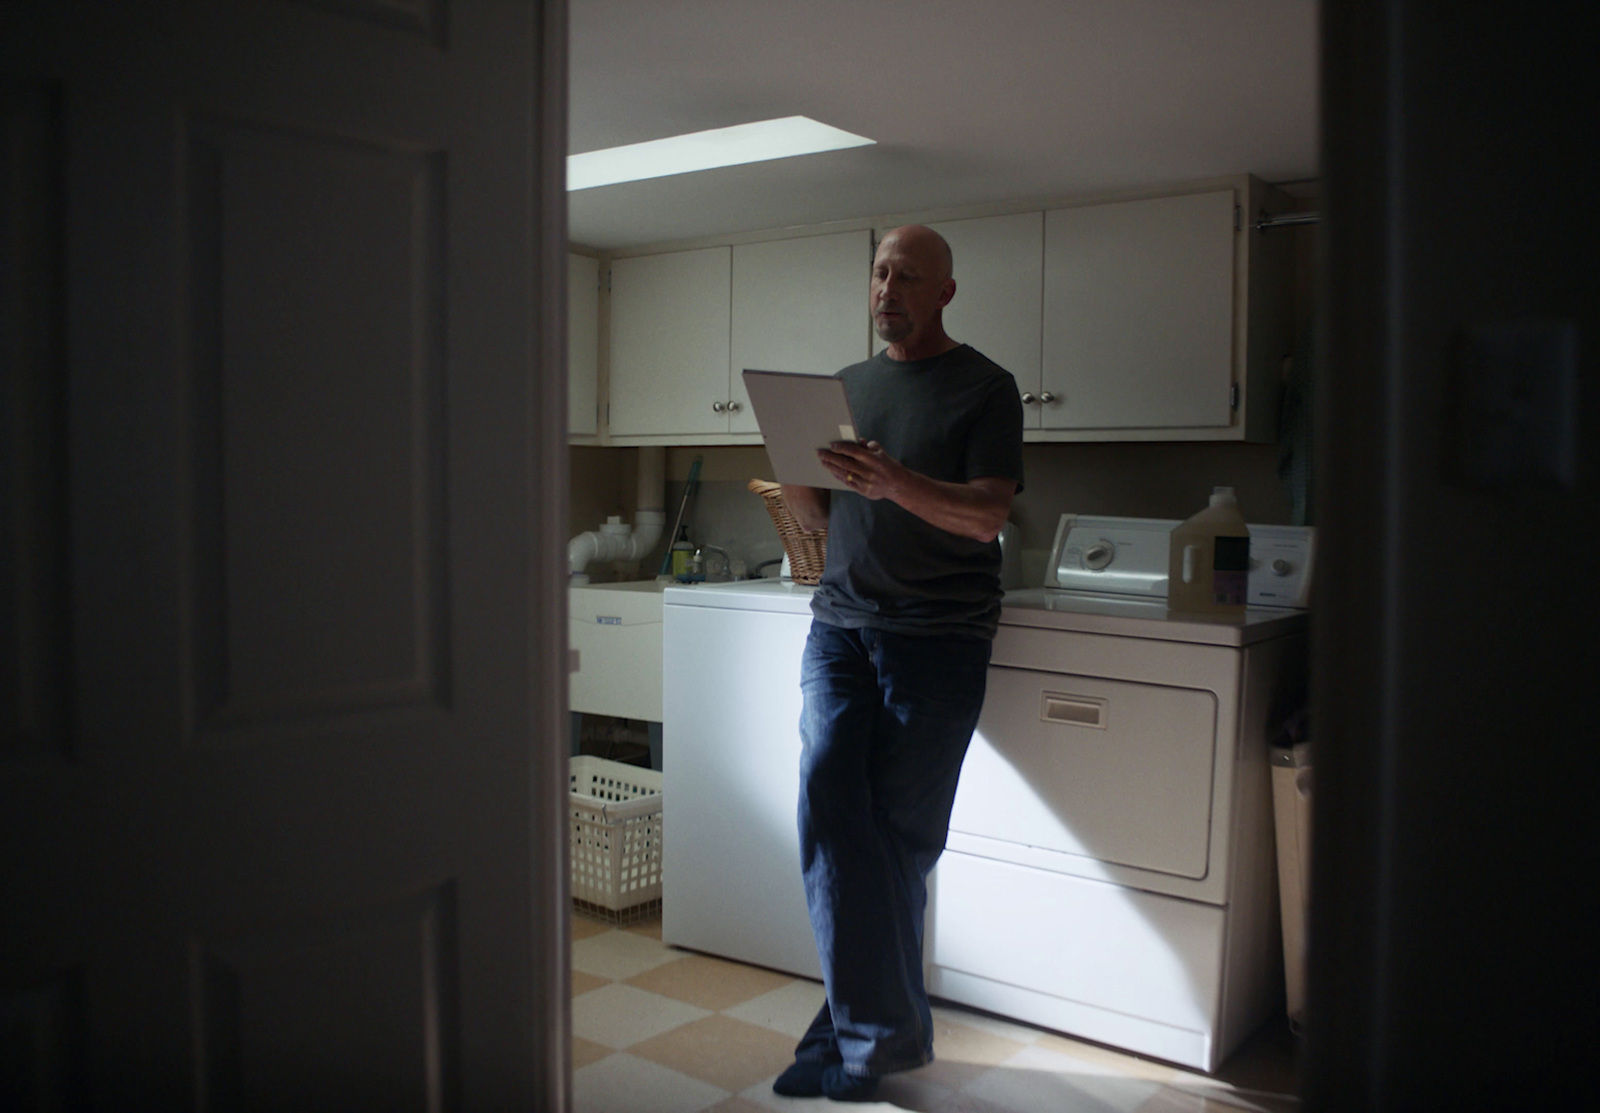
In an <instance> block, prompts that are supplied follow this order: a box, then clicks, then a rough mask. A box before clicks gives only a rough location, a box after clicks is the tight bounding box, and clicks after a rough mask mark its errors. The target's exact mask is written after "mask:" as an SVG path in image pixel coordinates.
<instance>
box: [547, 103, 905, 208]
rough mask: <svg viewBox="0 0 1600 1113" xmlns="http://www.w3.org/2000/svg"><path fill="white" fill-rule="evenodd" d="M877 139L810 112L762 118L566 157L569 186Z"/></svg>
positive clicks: (862, 144)
mask: <svg viewBox="0 0 1600 1113" xmlns="http://www.w3.org/2000/svg"><path fill="white" fill-rule="evenodd" d="M875 142H876V140H873V139H866V138H864V137H862V136H859V135H852V134H851V133H849V132H848V131H841V130H840V129H839V128H836V127H830V126H829V125H827V124H820V123H818V122H817V121H816V120H813V119H810V118H808V117H806V116H785V117H783V118H782V119H778V120H758V121H756V122H755V123H753V124H736V125H734V126H733V127H731V128H712V129H711V130H710V131H696V132H691V133H690V134H688V135H674V136H669V137H668V138H666V139H652V140H649V141H648V142H645V143H630V144H628V145H627V146H625V147H608V148H607V149H605V150H603V151H589V152H587V153H586V154H581V155H568V156H567V190H568V191H569V192H570V191H572V190H578V189H594V188H595V187H596V186H604V185H615V184H616V183H618V182H636V181H640V180H642V179H645V178H664V177H667V176H668V175H669V174H688V173H690V172H692V171H695V170H712V169H715V168H716V167H719V166H739V165H741V164H743V163H747V162H766V161H768V160H769V159H775V158H792V157H794V156H796V155H812V154H817V153H819V152H821V151H839V150H843V149H845V148H847V147H865V146H868V145H870V144H872V143H875Z"/></svg>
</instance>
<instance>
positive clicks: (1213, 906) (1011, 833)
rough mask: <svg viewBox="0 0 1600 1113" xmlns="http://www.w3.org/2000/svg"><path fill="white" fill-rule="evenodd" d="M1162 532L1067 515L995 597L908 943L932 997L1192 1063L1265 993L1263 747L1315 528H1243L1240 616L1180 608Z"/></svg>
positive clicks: (1150, 525) (1275, 973) (1299, 677)
mask: <svg viewBox="0 0 1600 1113" xmlns="http://www.w3.org/2000/svg"><path fill="white" fill-rule="evenodd" d="M1176 524H1177V523H1176V522H1173V521H1166V520H1159V519H1131V518H1090V517H1083V516H1078V515H1071V514H1067V515H1063V516H1062V518H1061V522H1060V525H1059V527H1058V529H1057V532H1056V539H1055V544H1054V546H1053V549H1052V552H1051V557H1050V566H1049V571H1048V573H1047V575H1046V577H1045V585H1044V586H1042V587H1039V588H1032V589H1025V590H1021V591H1014V592H1010V593H1008V594H1007V595H1006V598H1005V607H1004V611H1003V614H1002V618H1001V625H1000V630H999V633H998V635H997V636H996V638H995V644H994V656H993V661H992V666H991V669H990V673H989V691H988V695H987V697H986V700H985V704H984V711H983V716H982V719H981V720H980V723H979V727H978V731H977V733H976V735H975V736H974V738H973V743H972V748H971V750H970V751H969V754H968V757H967V762H966V765H965V767H964V769H963V773H962V778H961V788H960V791H959V792H958V794H957V798H956V804H955V811H954V814H953V816H952V820H951V829H950V839H949V844H948V848H947V850H946V853H945V855H944V857H943V858H942V859H941V860H940V863H939V866H938V869H937V870H936V871H935V875H934V882H933V885H934V889H933V892H932V894H931V899H930V901H929V920H928V929H927V940H926V947H925V952H924V953H925V958H926V961H927V967H928V987H929V990H930V992H932V993H934V994H936V995H938V996H940V997H944V998H947V999H950V1000H953V1001H958V1002H961V1003H964V1004H969V1005H973V1006H976V1007H979V1008H983V1009H987V1010H990V1011H993V1012H996V1013H1000V1014H1003V1015H1008V1016H1014V1017H1017V1018H1019V1019H1023V1020H1027V1021H1031V1022H1033V1023H1037V1024H1041V1025H1044V1026H1046V1027H1050V1028H1054V1029H1057V1030H1060V1031H1063V1032H1067V1033H1071V1034H1073V1035H1077V1036H1080V1037H1083V1038H1086V1039H1090V1040H1094V1041H1098V1042H1102V1043H1108V1044H1112V1045H1115V1046H1118V1047H1123V1048H1128V1049H1130V1050H1133V1051H1137V1052H1142V1053H1145V1054H1149V1055H1153V1056H1156V1057H1158V1058H1161V1059H1166V1060H1170V1061H1172V1062H1176V1063H1182V1064H1185V1065H1189V1066H1194V1067H1198V1068H1200V1069H1203V1070H1212V1069H1215V1068H1216V1067H1217V1066H1218V1065H1219V1064H1220V1063H1221V1062H1222V1061H1223V1060H1224V1059H1225V1058H1226V1057H1227V1056H1228V1054H1229V1053H1230V1052H1232V1051H1233V1050H1234V1048H1236V1047H1237V1046H1238V1044H1239V1043H1240V1042H1241V1041H1242V1040H1243V1039H1244V1038H1245V1037H1247V1036H1249V1035H1250V1034H1251V1033H1252V1032H1254V1031H1255V1030H1256V1029H1257V1028H1258V1027H1259V1026H1260V1025H1261V1024H1262V1023H1263V1022H1264V1021H1265V1020H1266V1019H1267V1018H1268V1017H1269V1016H1270V1015H1272V1014H1273V1013H1274V1012H1275V1011H1277V1012H1281V1010H1282V1008H1283V1003H1284V998H1283V982H1282V978H1283V967H1282V950H1281V947H1280V943H1279V934H1278V932H1279V921H1278V905H1277V896H1276V859H1275V857H1274V842H1273V815H1272V798H1271V787H1270V774H1269V764H1268V761H1269V754H1268V739H1269V737H1270V736H1271V733H1272V731H1273V730H1274V728H1275V727H1276V726H1277V724H1278V723H1279V722H1281V721H1282V719H1283V717H1285V716H1287V715H1288V714H1289V713H1290V712H1291V711H1292V710H1293V709H1294V706H1296V704H1297V701H1299V700H1300V699H1302V698H1303V693H1304V684H1305V674H1306V647H1307V635H1306V612H1305V610H1304V606H1305V603H1306V590H1307V587H1308V584H1309V574H1310V563H1311V556H1312V543H1313V535H1312V532H1311V530H1309V529H1305V528H1294V527H1283V526H1252V527H1251V564H1252V569H1251V578H1250V585H1251V586H1250V602H1251V605H1250V606H1249V607H1248V608H1247V610H1246V612H1245V614H1244V615H1243V616H1242V617H1213V616H1202V615H1188V614H1178V613H1175V612H1170V611H1168V609H1167V607H1166V568H1167V540H1168V534H1169V533H1170V531H1171V529H1172V527H1173V526H1174V525H1176Z"/></svg>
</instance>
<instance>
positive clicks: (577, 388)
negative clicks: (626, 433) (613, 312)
mask: <svg viewBox="0 0 1600 1113" xmlns="http://www.w3.org/2000/svg"><path fill="white" fill-rule="evenodd" d="M599 384H600V260H598V259H596V258H594V257H593V256H590V255H578V254H575V253H569V254H568V255H567V432H568V433H570V434H576V435H586V436H593V435H594V434H595V433H597V432H599V429H600V409H599Z"/></svg>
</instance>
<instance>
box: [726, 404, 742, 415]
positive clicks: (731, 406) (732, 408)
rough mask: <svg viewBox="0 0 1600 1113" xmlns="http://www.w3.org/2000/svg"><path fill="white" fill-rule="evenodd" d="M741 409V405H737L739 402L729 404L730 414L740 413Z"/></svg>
mask: <svg viewBox="0 0 1600 1113" xmlns="http://www.w3.org/2000/svg"><path fill="white" fill-rule="evenodd" d="M739 409H740V406H739V403H737V402H729V403H728V412H729V413H731V414H736V413H738V412H739Z"/></svg>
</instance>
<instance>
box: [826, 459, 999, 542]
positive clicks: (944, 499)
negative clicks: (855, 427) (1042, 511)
mask: <svg viewBox="0 0 1600 1113" xmlns="http://www.w3.org/2000/svg"><path fill="white" fill-rule="evenodd" d="M817 459H818V460H820V461H821V462H822V466H823V467H824V468H826V469H828V471H829V473H830V474H832V475H833V477H834V478H835V479H838V480H839V481H841V482H842V483H843V484H844V485H845V487H846V488H847V489H849V490H851V491H854V492H855V493H856V494H858V495H861V496H862V497H864V498H869V499H888V500H889V501H891V502H893V503H896V504H898V505H900V506H902V507H904V508H905V509H906V510H909V511H910V512H911V513H913V514H915V515H916V516H917V517H919V518H921V519H922V520H923V521H925V522H928V523H929V524H930V525H935V526H938V527H939V528H940V529H942V530H946V531H948V532H950V533H954V534H958V535H960V536H962V537H970V538H972V539H974V540H976V541H993V540H994V539H995V538H996V537H998V536H999V535H1000V527H1001V526H1003V525H1005V524H1006V518H1007V517H1008V516H1009V515H1010V513H1011V499H1012V497H1013V496H1014V495H1015V494H1016V492H1017V484H1016V481H1015V480H1011V479H1002V478H1000V477H998V476H980V477H978V478H976V479H973V480H970V481H968V482H966V483H946V482H943V481H942V480H937V479H930V478H928V477H927V476H925V475H923V474H922V473H920V472H915V471H912V470H911V469H910V468H908V467H906V466H905V465H904V464H902V463H900V461H898V460H896V459H894V457H892V456H890V455H889V454H888V453H887V452H885V451H884V450H883V446H882V445H881V444H879V443H878V442H877V441H865V442H855V441H834V442H833V444H831V445H829V446H828V447H827V448H819V449H818V450H817Z"/></svg>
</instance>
